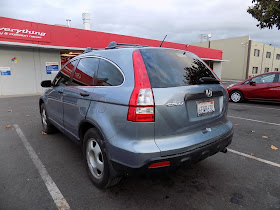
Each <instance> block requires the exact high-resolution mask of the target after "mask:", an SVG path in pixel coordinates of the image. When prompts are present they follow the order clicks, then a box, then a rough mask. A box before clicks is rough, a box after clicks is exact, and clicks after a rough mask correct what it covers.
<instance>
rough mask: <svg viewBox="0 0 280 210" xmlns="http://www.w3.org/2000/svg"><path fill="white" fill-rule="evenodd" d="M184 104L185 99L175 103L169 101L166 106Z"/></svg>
mask: <svg viewBox="0 0 280 210" xmlns="http://www.w3.org/2000/svg"><path fill="white" fill-rule="evenodd" d="M183 104H184V102H183V101H181V102H173V103H168V104H166V106H182V105H183Z"/></svg>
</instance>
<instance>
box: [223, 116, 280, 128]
mask: <svg viewBox="0 0 280 210" xmlns="http://www.w3.org/2000/svg"><path fill="white" fill-rule="evenodd" d="M228 117H231V118H236V119H241V120H248V121H253V122H258V123H264V124H269V125H276V126H280V124H277V123H272V122H265V121H261V120H253V119H248V118H243V117H235V116H230V115H228Z"/></svg>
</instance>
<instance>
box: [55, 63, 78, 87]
mask: <svg viewBox="0 0 280 210" xmlns="http://www.w3.org/2000/svg"><path fill="white" fill-rule="evenodd" d="M77 62H78V60H75V61H72V62H70V63H68V64H67V65H66V66H65V67H63V69H61V71H60V72H59V73H58V74H57V76H56V77H55V78H54V81H53V84H54V86H66V85H68V84H69V83H70V77H71V75H72V73H73V70H74V68H75V66H76V64H77Z"/></svg>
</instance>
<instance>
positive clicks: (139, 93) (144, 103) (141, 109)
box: [127, 50, 155, 122]
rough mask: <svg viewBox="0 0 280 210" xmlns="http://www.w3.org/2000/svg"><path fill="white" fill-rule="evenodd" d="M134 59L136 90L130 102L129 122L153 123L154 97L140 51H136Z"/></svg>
mask: <svg viewBox="0 0 280 210" xmlns="http://www.w3.org/2000/svg"><path fill="white" fill-rule="evenodd" d="M132 58H133V67H134V89H133V91H132V94H131V97H130V100H129V108H128V114H127V120H128V121H133V122H153V121H154V120H155V114H154V111H155V110H154V108H155V105H154V96H153V91H152V88H151V84H150V80H149V77H148V73H147V70H146V67H145V64H144V61H143V58H142V55H141V53H140V50H135V51H134V52H133V54H132Z"/></svg>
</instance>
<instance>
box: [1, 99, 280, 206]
mask: <svg viewBox="0 0 280 210" xmlns="http://www.w3.org/2000/svg"><path fill="white" fill-rule="evenodd" d="M38 99H39V96H26V97H13V98H0V119H1V121H0V209H57V206H56V204H55V202H54V198H53V197H52V196H51V194H50V190H52V189H49V188H47V186H46V182H45V181H44V180H43V179H42V177H41V173H39V171H41V172H42V171H43V172H44V170H46V171H47V173H48V175H49V177H51V180H47V181H48V184H51V185H55V186H56V187H57V189H59V191H60V193H61V194H62V195H63V199H65V201H66V202H67V204H68V205H69V206H70V208H71V209H171V208H172V209H279V208H280V165H279V164H280V135H279V131H280V104H279V103H268V102H246V103H241V104H233V103H230V106H229V110H228V116H229V119H230V120H231V121H232V123H233V124H234V128H235V133H234V138H233V142H232V144H231V145H230V146H229V148H230V151H229V152H228V153H226V154H224V153H219V154H216V155H214V156H212V157H209V158H207V159H206V160H204V161H202V162H199V163H198V164H196V165H192V166H189V167H184V168H181V169H179V170H178V171H176V172H174V173H171V174H168V175H165V176H161V177H158V178H156V177H152V178H144V177H128V178H124V179H123V180H122V181H121V182H120V183H119V184H118V185H116V186H114V187H112V188H109V189H106V190H103V191H101V190H98V189H97V188H95V187H94V186H93V185H92V183H91V181H90V179H89V178H88V176H87V173H86V170H85V167H84V164H83V161H82V152H81V150H80V147H79V146H78V145H76V144H75V143H73V142H72V141H71V140H69V139H67V137H65V136H64V135H63V134H61V133H60V132H58V133H55V134H52V135H43V134H42V133H41V131H42V130H41V122H40V115H39V106H38ZM17 125H18V126H17ZM16 128H18V130H16ZM19 130H20V131H22V135H24V138H26V140H27V141H28V143H29V144H30V146H31V147H32V148H33V150H34V152H35V153H36V155H37V157H38V159H39V160H40V161H41V163H42V164H43V168H42V167H38V166H37V168H36V166H35V164H34V163H33V161H32V159H31V157H30V155H29V153H28V151H27V149H26V147H25V146H24V144H23V141H22V136H20V135H18V132H17V131H19ZM272 146H274V147H272ZM272 148H274V149H272ZM276 148H278V149H276ZM35 159H36V157H35ZM38 159H36V160H35V161H38ZM38 170H39V171H38Z"/></svg>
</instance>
